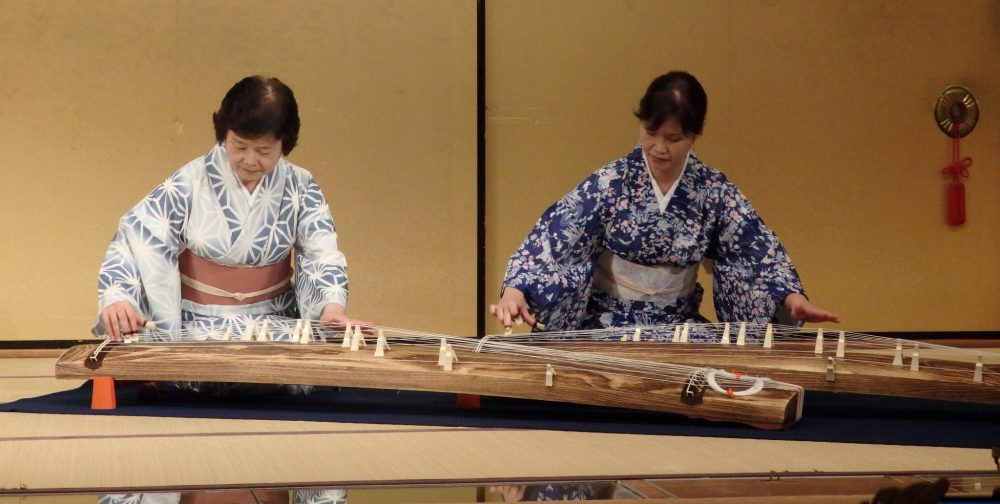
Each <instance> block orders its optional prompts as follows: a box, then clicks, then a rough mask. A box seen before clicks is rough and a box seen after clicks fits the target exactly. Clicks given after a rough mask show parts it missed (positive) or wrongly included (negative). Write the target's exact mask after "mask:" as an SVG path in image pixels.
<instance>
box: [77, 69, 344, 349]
mask: <svg viewBox="0 0 1000 504" xmlns="http://www.w3.org/2000/svg"><path fill="white" fill-rule="evenodd" d="M212 118H213V122H214V125H215V135H216V140H217V143H216V144H215V145H214V146H213V147H212V149H211V150H210V151H209V152H208V154H206V155H204V156H201V157H198V158H196V159H195V160H193V161H191V162H190V163H188V164H186V165H184V166H183V167H181V168H180V169H178V170H177V171H176V172H174V173H173V174H172V175H171V176H170V177H168V178H167V180H166V181H164V182H163V183H161V184H160V185H159V186H157V187H156V188H155V189H153V191H152V192H151V193H150V194H149V195H148V196H146V197H145V198H144V199H142V200H141V201H139V203H138V204H136V205H135V206H134V207H133V208H132V209H131V210H129V211H128V212H127V213H126V214H125V216H124V217H122V219H121V221H120V223H119V226H118V232H117V233H116V234H115V237H114V239H113V240H112V242H111V245H110V246H109V248H108V252H107V255H106V256H105V258H104V262H103V263H102V265H101V271H100V275H99V277H98V300H99V307H98V312H99V319H98V322H97V325H96V326H95V328H94V334H95V335H98V336H102V335H108V337H110V338H113V339H118V338H120V337H121V335H122V334H127V333H130V332H134V331H136V330H138V329H139V327H141V326H142V324H144V323H145V321H146V320H152V321H154V322H155V323H156V325H157V327H158V328H160V329H165V330H170V331H177V330H181V329H183V330H190V331H191V332H192V333H193V334H194V335H195V337H206V338H212V337H214V335H218V336H220V337H221V336H222V335H223V334H224V331H223V330H222V329H223V328H224V327H226V326H228V325H230V324H232V325H233V326H235V327H236V328H237V330H241V328H242V326H243V325H244V324H246V323H247V322H249V321H254V322H255V323H260V322H261V321H262V320H263V319H264V318H266V317H270V316H279V317H298V316H302V317H305V318H310V319H314V320H315V319H319V320H322V321H324V322H333V323H344V322H347V321H349V320H350V319H349V318H348V317H347V313H346V306H347V274H346V261H345V259H344V254H343V253H341V252H340V250H339V249H338V248H337V232H336V229H335V227H334V224H333V218H332V217H331V215H330V208H329V206H328V205H327V203H326V199H325V198H324V197H323V193H322V191H320V188H319V186H318V185H317V184H316V181H315V180H314V179H313V177H312V174H311V173H309V172H308V171H307V170H305V169H303V168H300V167H298V166H295V165H293V164H291V163H290V162H288V161H287V160H286V159H285V157H284V156H286V155H288V153H290V152H291V151H292V149H293V148H294V147H295V145H296V143H297V140H298V133H299V125H300V122H299V115H298V105H297V104H296V101H295V96H294V94H293V93H292V90H291V89H289V88H288V86H286V85H285V84H284V83H282V82H281V81H279V80H278V79H275V78H264V77H259V76H255V77H247V78H245V79H243V80H241V81H240V82H238V83H236V85H234V86H233V87H232V88H231V89H230V90H229V92H228V93H227V94H226V96H225V98H223V100H222V104H221V106H220V108H219V111H218V112H216V113H215V114H213V116H212ZM293 255H294V264H295V266H294V268H293V267H292V262H293V261H292V258H293ZM293 277H294V282H293V281H292V280H293ZM237 334H238V333H237Z"/></svg>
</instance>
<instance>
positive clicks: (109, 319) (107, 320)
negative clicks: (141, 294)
mask: <svg viewBox="0 0 1000 504" xmlns="http://www.w3.org/2000/svg"><path fill="white" fill-rule="evenodd" d="M101 323H102V324H104V331H105V332H106V333H107V334H108V338H110V339H112V340H114V341H121V340H122V337H124V335H125V334H132V333H135V332H138V331H139V328H140V327H142V326H143V325H145V324H146V319H144V318H143V317H142V315H139V311H138V310H136V309H135V306H133V305H132V303H130V302H128V301H118V302H117V303H111V304H109V305H108V306H105V307H104V311H103V312H101Z"/></svg>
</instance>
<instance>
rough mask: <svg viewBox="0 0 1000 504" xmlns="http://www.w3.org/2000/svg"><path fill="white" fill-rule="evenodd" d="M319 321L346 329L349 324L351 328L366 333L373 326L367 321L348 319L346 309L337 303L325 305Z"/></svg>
mask: <svg viewBox="0 0 1000 504" xmlns="http://www.w3.org/2000/svg"><path fill="white" fill-rule="evenodd" d="M319 321H320V322H322V323H324V324H330V325H333V326H337V327H346V326H347V324H348V323H350V324H351V326H352V327H357V326H361V330H362V331H364V332H366V333H367V332H370V331H371V328H372V326H374V325H375V324H373V323H371V322H368V321H367V320H357V319H352V318H351V317H348V316H347V309H346V308H344V307H343V306H340V305H339V304H337V303H327V305H326V306H324V307H323V312H322V313H321V314H320V316H319Z"/></svg>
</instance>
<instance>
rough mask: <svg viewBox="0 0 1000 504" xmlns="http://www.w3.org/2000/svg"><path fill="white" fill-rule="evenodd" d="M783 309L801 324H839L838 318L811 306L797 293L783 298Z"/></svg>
mask: <svg viewBox="0 0 1000 504" xmlns="http://www.w3.org/2000/svg"><path fill="white" fill-rule="evenodd" d="M785 308H787V309H788V312H789V313H790V314H791V316H792V318H793V319H795V320H801V321H803V322H836V323H839V322H840V317H838V316H837V315H835V314H833V313H831V312H828V311H826V310H824V309H822V308H819V307H816V306H813V305H812V304H811V303H809V300H808V299H807V298H806V297H805V296H803V295H802V294H799V293H797V292H796V293H793V294H789V295H788V296H786V297H785Z"/></svg>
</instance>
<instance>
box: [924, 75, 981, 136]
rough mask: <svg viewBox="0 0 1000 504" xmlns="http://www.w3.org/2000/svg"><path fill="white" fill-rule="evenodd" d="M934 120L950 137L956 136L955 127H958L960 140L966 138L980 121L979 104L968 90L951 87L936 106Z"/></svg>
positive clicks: (945, 91)
mask: <svg viewBox="0 0 1000 504" xmlns="http://www.w3.org/2000/svg"><path fill="white" fill-rule="evenodd" d="M934 120H935V121H937V124H938V127H939V128H941V131H943V132H944V134H946V135H948V136H949V137H951V136H954V135H955V125H958V136H959V138H962V137H965V135H968V134H969V133H970V132H971V131H972V129H973V128H975V127H976V121H978V120H979V103H978V102H977V101H976V97H975V96H972V93H970V92H969V90H968V89H965V88H964V87H962V86H949V87H948V88H946V89H945V90H944V92H942V93H941V96H940V97H939V98H938V100H937V103H936V104H935V105H934Z"/></svg>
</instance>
